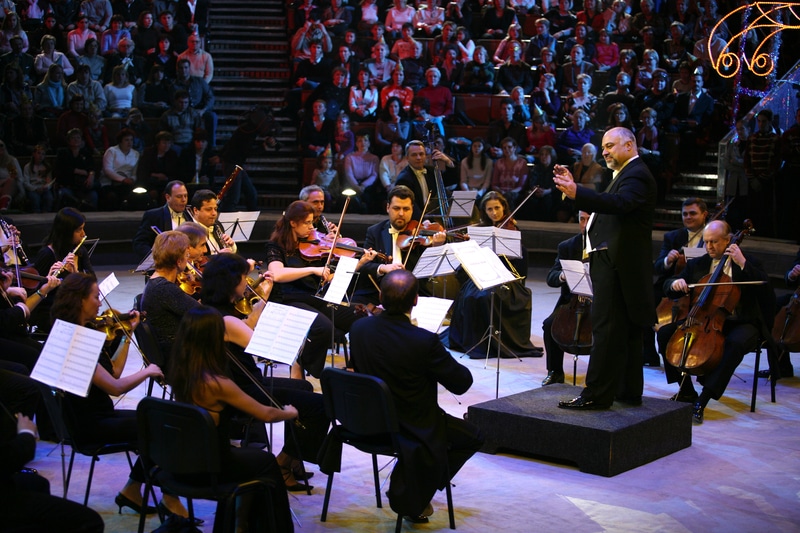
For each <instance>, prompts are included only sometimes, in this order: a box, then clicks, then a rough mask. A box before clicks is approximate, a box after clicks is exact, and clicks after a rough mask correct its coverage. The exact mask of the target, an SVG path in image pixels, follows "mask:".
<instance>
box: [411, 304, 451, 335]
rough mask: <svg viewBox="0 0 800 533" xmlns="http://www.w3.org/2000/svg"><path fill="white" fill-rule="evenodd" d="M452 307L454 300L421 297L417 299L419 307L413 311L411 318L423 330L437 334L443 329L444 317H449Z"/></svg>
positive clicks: (416, 306)
mask: <svg viewBox="0 0 800 533" xmlns="http://www.w3.org/2000/svg"><path fill="white" fill-rule="evenodd" d="M451 305H453V300H446V299H444V298H431V297H430V296H420V297H419V298H418V299H417V305H415V306H414V307H413V309H411V318H413V319H414V320H416V321H417V326H419V327H421V328H422V329H427V330H428V331H430V332H432V333H437V332H438V331H439V328H440V327H442V322H444V317H445V316H447V311H448V310H449V309H450V306H451Z"/></svg>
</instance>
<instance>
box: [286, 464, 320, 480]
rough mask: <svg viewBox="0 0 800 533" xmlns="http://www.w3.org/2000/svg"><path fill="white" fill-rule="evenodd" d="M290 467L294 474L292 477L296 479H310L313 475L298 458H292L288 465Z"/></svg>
mask: <svg viewBox="0 0 800 533" xmlns="http://www.w3.org/2000/svg"><path fill="white" fill-rule="evenodd" d="M290 468H291V469H292V474H294V478H295V479H296V480H298V481H303V480H305V479H311V478H312V477H314V472H309V471H308V470H306V469H305V467H304V465H303V463H301V462H300V460H298V459H292V463H291V465H290Z"/></svg>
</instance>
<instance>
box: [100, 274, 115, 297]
mask: <svg viewBox="0 0 800 533" xmlns="http://www.w3.org/2000/svg"><path fill="white" fill-rule="evenodd" d="M117 287H119V280H118V279H117V276H116V274H114V273H113V272H112V273H111V274H109V275H108V276H106V279H104V280H103V281H101V282H100V283H99V284H98V285H97V288H98V289H100V294H101V295H102V296H103V297H107V296H108V295H109V294H110V293H111V291H113V290H114V289H116V288H117Z"/></svg>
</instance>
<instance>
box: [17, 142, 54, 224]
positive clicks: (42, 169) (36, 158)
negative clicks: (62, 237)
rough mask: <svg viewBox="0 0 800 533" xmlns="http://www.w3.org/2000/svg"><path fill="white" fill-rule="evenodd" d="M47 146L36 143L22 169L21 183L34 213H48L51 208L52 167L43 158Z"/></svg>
mask: <svg viewBox="0 0 800 533" xmlns="http://www.w3.org/2000/svg"><path fill="white" fill-rule="evenodd" d="M46 155H47V148H46V147H45V146H44V145H43V144H37V145H36V146H35V147H34V149H33V153H32V154H31V160H30V161H29V162H28V163H27V164H26V165H25V168H24V169H22V185H23V187H24V188H25V193H26V195H27V196H28V201H29V202H30V203H31V209H32V211H33V212H34V213H41V212H43V211H44V212H45V213H49V212H50V211H52V210H53V191H52V186H53V169H52V167H51V166H50V163H48V162H47V159H45V157H46Z"/></svg>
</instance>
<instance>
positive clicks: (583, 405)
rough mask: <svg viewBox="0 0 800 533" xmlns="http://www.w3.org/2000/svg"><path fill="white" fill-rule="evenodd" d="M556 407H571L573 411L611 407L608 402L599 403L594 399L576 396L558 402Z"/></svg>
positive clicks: (598, 409)
mask: <svg viewBox="0 0 800 533" xmlns="http://www.w3.org/2000/svg"><path fill="white" fill-rule="evenodd" d="M558 407H559V408H561V409H571V410H573V411H601V410H603V409H608V408H609V407H611V404H610V403H599V402H597V401H595V400H591V399H587V398H584V397H583V396H578V397H577V398H573V399H571V400H568V401H561V402H558Z"/></svg>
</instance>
